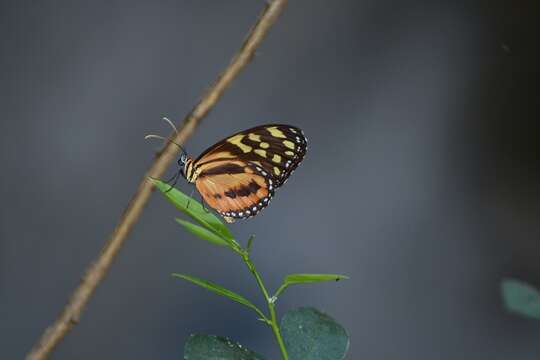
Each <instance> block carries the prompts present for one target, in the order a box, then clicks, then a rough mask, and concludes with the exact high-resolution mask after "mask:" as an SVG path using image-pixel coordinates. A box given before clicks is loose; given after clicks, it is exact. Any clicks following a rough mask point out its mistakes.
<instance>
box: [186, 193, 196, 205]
mask: <svg viewBox="0 0 540 360" xmlns="http://www.w3.org/2000/svg"><path fill="white" fill-rule="evenodd" d="M193 191H195V189H191V193H190V194H189V199H191V198H192V197H193ZM189 199H188V201H187V204H186V209H189V204H190V203H191V200H189Z"/></svg>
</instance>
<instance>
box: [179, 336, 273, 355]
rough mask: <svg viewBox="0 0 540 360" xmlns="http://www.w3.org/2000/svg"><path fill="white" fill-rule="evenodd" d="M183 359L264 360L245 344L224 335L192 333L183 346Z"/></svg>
mask: <svg viewBox="0 0 540 360" xmlns="http://www.w3.org/2000/svg"><path fill="white" fill-rule="evenodd" d="M184 359H186V360H187V359H189V360H264V358H263V357H262V356H261V355H259V354H257V353H255V352H253V351H251V350H249V349H248V348H246V347H245V346H242V345H240V344H239V343H237V342H235V341H233V340H230V339H228V338H225V337H220V336H212V335H203V334H194V335H191V336H190V337H189V339H188V341H187V342H186V345H185V346H184Z"/></svg>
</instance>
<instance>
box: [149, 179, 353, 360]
mask: <svg viewBox="0 0 540 360" xmlns="http://www.w3.org/2000/svg"><path fill="white" fill-rule="evenodd" d="M150 180H151V181H152V182H153V183H154V185H155V186H156V187H157V188H158V189H159V190H160V191H161V193H162V194H163V195H164V196H165V197H166V198H167V200H169V201H170V202H171V203H172V204H173V205H174V206H176V207H177V208H178V209H179V210H181V211H182V212H183V213H185V214H186V215H187V216H189V217H190V218H191V219H193V220H195V222H196V223H197V224H195V223H192V222H189V221H187V220H183V219H179V218H177V219H176V221H177V222H178V223H179V224H180V225H182V226H183V227H184V228H185V229H186V230H187V231H189V232H190V233H192V234H194V235H195V236H197V237H199V238H200V239H203V240H206V241H208V242H210V243H212V244H214V245H220V246H224V247H227V248H229V249H230V250H232V251H233V252H235V253H236V254H238V255H239V256H240V257H241V258H242V260H243V261H244V263H245V264H246V266H247V268H248V269H249V271H250V272H251V273H252V275H253V277H254V278H255V281H256V282H257V286H258V287H259V290H260V291H261V293H262V295H263V297H264V299H265V303H266V306H267V310H268V313H266V314H265V313H264V312H263V311H262V310H260V309H259V308H258V307H257V306H256V305H254V304H253V302H251V301H250V300H248V299H247V298H245V297H244V296H242V295H240V294H238V293H236V292H234V291H231V290H229V289H227V288H225V287H223V286H221V285H218V284H216V283H214V282H211V281H208V280H205V279H200V278H197V277H194V276H191V275H186V274H180V273H175V274H173V276H174V277H177V278H181V279H183V280H186V281H189V282H191V283H193V284H195V285H198V286H200V287H202V288H205V289H207V290H209V291H211V292H213V293H215V294H218V295H220V296H224V297H227V298H229V299H231V300H233V301H235V302H237V303H239V304H242V305H244V306H246V307H248V308H250V309H251V310H253V311H255V313H256V314H257V315H258V319H259V320H261V321H262V322H263V323H265V324H267V325H268V326H269V327H270V328H271V329H272V332H273V334H274V337H275V338H276V341H277V343H278V346H279V349H280V351H281V355H282V358H283V360H289V359H291V360H300V359H302V360H325V359H342V358H343V357H344V356H345V354H346V352H347V349H348V346H349V338H348V335H347V333H346V332H345V330H344V329H343V327H342V326H341V325H339V324H338V323H337V322H335V320H333V319H332V318H330V317H329V316H328V315H326V314H323V313H321V312H319V311H318V310H316V309H313V308H300V309H295V310H291V311H289V312H287V314H286V316H285V317H284V321H282V324H281V327H280V324H279V322H278V317H277V313H276V301H277V299H278V298H279V297H280V296H281V295H282V294H283V292H284V291H285V290H286V289H287V288H288V287H289V286H290V285H296V284H306V283H316V282H323V281H339V280H342V279H348V277H347V276H345V275H339V274H289V275H287V276H285V278H284V279H283V282H282V284H281V285H280V286H279V288H278V289H277V290H276V291H275V292H274V293H273V295H270V292H269V291H268V290H267V288H266V285H265V284H264V281H263V279H262V277H261V275H260V273H259V272H258V271H257V268H256V267H255V264H254V263H253V261H252V260H251V258H250V252H251V250H252V247H253V243H254V239H255V237H254V236H253V235H252V236H251V237H250V238H249V239H248V241H247V246H246V247H245V248H244V247H242V246H241V245H240V243H239V242H237V241H236V240H235V239H234V237H233V235H232V234H231V232H230V231H229V229H228V228H227V227H226V226H225V224H223V222H222V221H221V220H220V219H219V218H218V217H216V216H215V215H214V214H212V213H211V212H209V211H208V210H206V209H205V208H204V207H203V206H202V205H201V204H200V203H199V202H197V201H196V200H194V199H193V198H191V197H189V196H187V195H185V194H184V193H182V192H181V191H179V190H177V189H170V187H169V185H168V184H166V183H164V182H162V181H160V180H157V179H150ZM304 326H306V327H307V329H306V331H303V332H298V331H296V329H297V328H299V329H302V328H303V327H304ZM283 331H286V332H287V334H289V335H288V336H287V337H285V338H284V336H283V335H282V332H283ZM306 342H309V343H314V344H317V346H316V347H315V348H309V349H308V347H306V346H304V345H303V344H302V343H306ZM223 344H228V346H225V345H223ZM210 348H212V349H213V350H212V349H210ZM239 349H243V347H242V346H241V345H240V344H233V343H230V340H228V339H226V338H217V337H215V336H209V335H197V336H192V337H191V338H190V340H188V343H187V344H186V348H185V356H188V354H189V358H190V359H204V356H208V355H204V356H203V355H202V354H208V353H209V352H212V351H213V352H214V353H216V354H217V353H219V354H220V356H223V359H229V358H230V359H237V358H238V351H239ZM306 349H308V350H309V352H306ZM288 350H289V352H291V356H289V352H288ZM246 351H247V350H246ZM227 354H229V355H227ZM246 354H247V353H246ZM249 354H250V355H245V357H243V358H242V359H246V360H255V359H260V356H259V355H257V354H255V353H253V352H251V351H249ZM229 356H230V357H229ZM186 358H187V357H186Z"/></svg>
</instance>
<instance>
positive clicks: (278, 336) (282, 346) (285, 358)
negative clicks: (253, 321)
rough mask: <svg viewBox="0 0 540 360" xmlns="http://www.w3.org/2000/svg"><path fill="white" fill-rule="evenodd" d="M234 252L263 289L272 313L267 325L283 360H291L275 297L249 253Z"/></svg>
mask: <svg viewBox="0 0 540 360" xmlns="http://www.w3.org/2000/svg"><path fill="white" fill-rule="evenodd" d="M234 250H235V251H236V252H237V253H238V254H239V255H240V256H241V257H242V259H243V260H244V262H245V263H246V265H247V267H248V269H249V271H251V273H252V274H253V276H254V277H255V280H256V281H257V285H259V289H261V292H262V293H263V295H264V299H265V301H266V304H267V305H268V311H269V312H270V319H266V318H265V322H266V324H267V325H269V326H270V327H271V328H272V332H273V333H274V336H275V337H276V340H277V343H278V345H279V349H280V350H281V356H282V357H283V360H289V355H288V354H287V350H286V349H285V343H284V342H283V337H282V336H281V332H280V330H279V324H278V320H277V315H276V307H275V304H274V301H275V297H270V296H269V295H268V290H266V287H265V286H264V282H263V280H262V278H261V275H259V272H258V271H257V269H256V268H255V265H254V264H253V262H252V261H251V259H250V258H249V252H248V251H246V250H244V249H241V248H235V249H234Z"/></svg>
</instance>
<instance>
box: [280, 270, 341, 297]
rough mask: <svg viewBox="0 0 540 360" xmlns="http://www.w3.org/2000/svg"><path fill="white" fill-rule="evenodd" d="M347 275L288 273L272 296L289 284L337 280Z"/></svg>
mask: <svg viewBox="0 0 540 360" xmlns="http://www.w3.org/2000/svg"><path fill="white" fill-rule="evenodd" d="M348 278H349V277H348V276H345V275H339V274H290V275H287V276H285V279H283V283H282V284H281V286H280V287H279V289H278V290H277V291H276V293H275V294H274V296H275V297H276V298H277V297H279V295H281V293H282V292H283V291H285V289H286V288H287V287H288V286H289V285H295V284H306V283H316V282H323V281H339V280H343V279H348Z"/></svg>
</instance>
